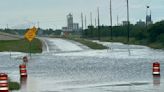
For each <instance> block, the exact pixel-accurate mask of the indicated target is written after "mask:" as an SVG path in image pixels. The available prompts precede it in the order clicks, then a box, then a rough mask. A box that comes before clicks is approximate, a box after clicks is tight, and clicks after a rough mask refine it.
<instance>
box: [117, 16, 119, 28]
mask: <svg viewBox="0 0 164 92" xmlns="http://www.w3.org/2000/svg"><path fill="white" fill-rule="evenodd" d="M117 26H119V17H118V15H117Z"/></svg>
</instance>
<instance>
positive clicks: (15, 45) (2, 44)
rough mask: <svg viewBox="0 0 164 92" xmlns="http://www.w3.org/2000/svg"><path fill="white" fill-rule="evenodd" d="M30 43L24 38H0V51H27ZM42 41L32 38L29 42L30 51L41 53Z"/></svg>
mask: <svg viewBox="0 0 164 92" xmlns="http://www.w3.org/2000/svg"><path fill="white" fill-rule="evenodd" d="M29 47H30V43H29V41H27V40H26V39H20V40H5V41H4V40H0V52H3V51H16V52H26V53H29V52H30V50H29ZM41 52H42V42H41V41H40V40H38V39H34V40H33V41H32V42H31V53H41Z"/></svg>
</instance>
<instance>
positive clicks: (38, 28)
mask: <svg viewBox="0 0 164 92" xmlns="http://www.w3.org/2000/svg"><path fill="white" fill-rule="evenodd" d="M39 24H40V22H39V21H38V22H37V26H38V29H39Z"/></svg>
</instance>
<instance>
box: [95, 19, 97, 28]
mask: <svg viewBox="0 0 164 92" xmlns="http://www.w3.org/2000/svg"><path fill="white" fill-rule="evenodd" d="M96 27H97V19H96V18H95V28H96Z"/></svg>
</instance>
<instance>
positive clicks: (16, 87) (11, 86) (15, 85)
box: [9, 82, 20, 90]
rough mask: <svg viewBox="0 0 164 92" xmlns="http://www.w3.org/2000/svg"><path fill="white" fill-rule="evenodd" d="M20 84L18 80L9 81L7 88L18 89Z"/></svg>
mask: <svg viewBox="0 0 164 92" xmlns="http://www.w3.org/2000/svg"><path fill="white" fill-rule="evenodd" d="M19 89H20V84H19V83H18V82H9V90H19Z"/></svg>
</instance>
